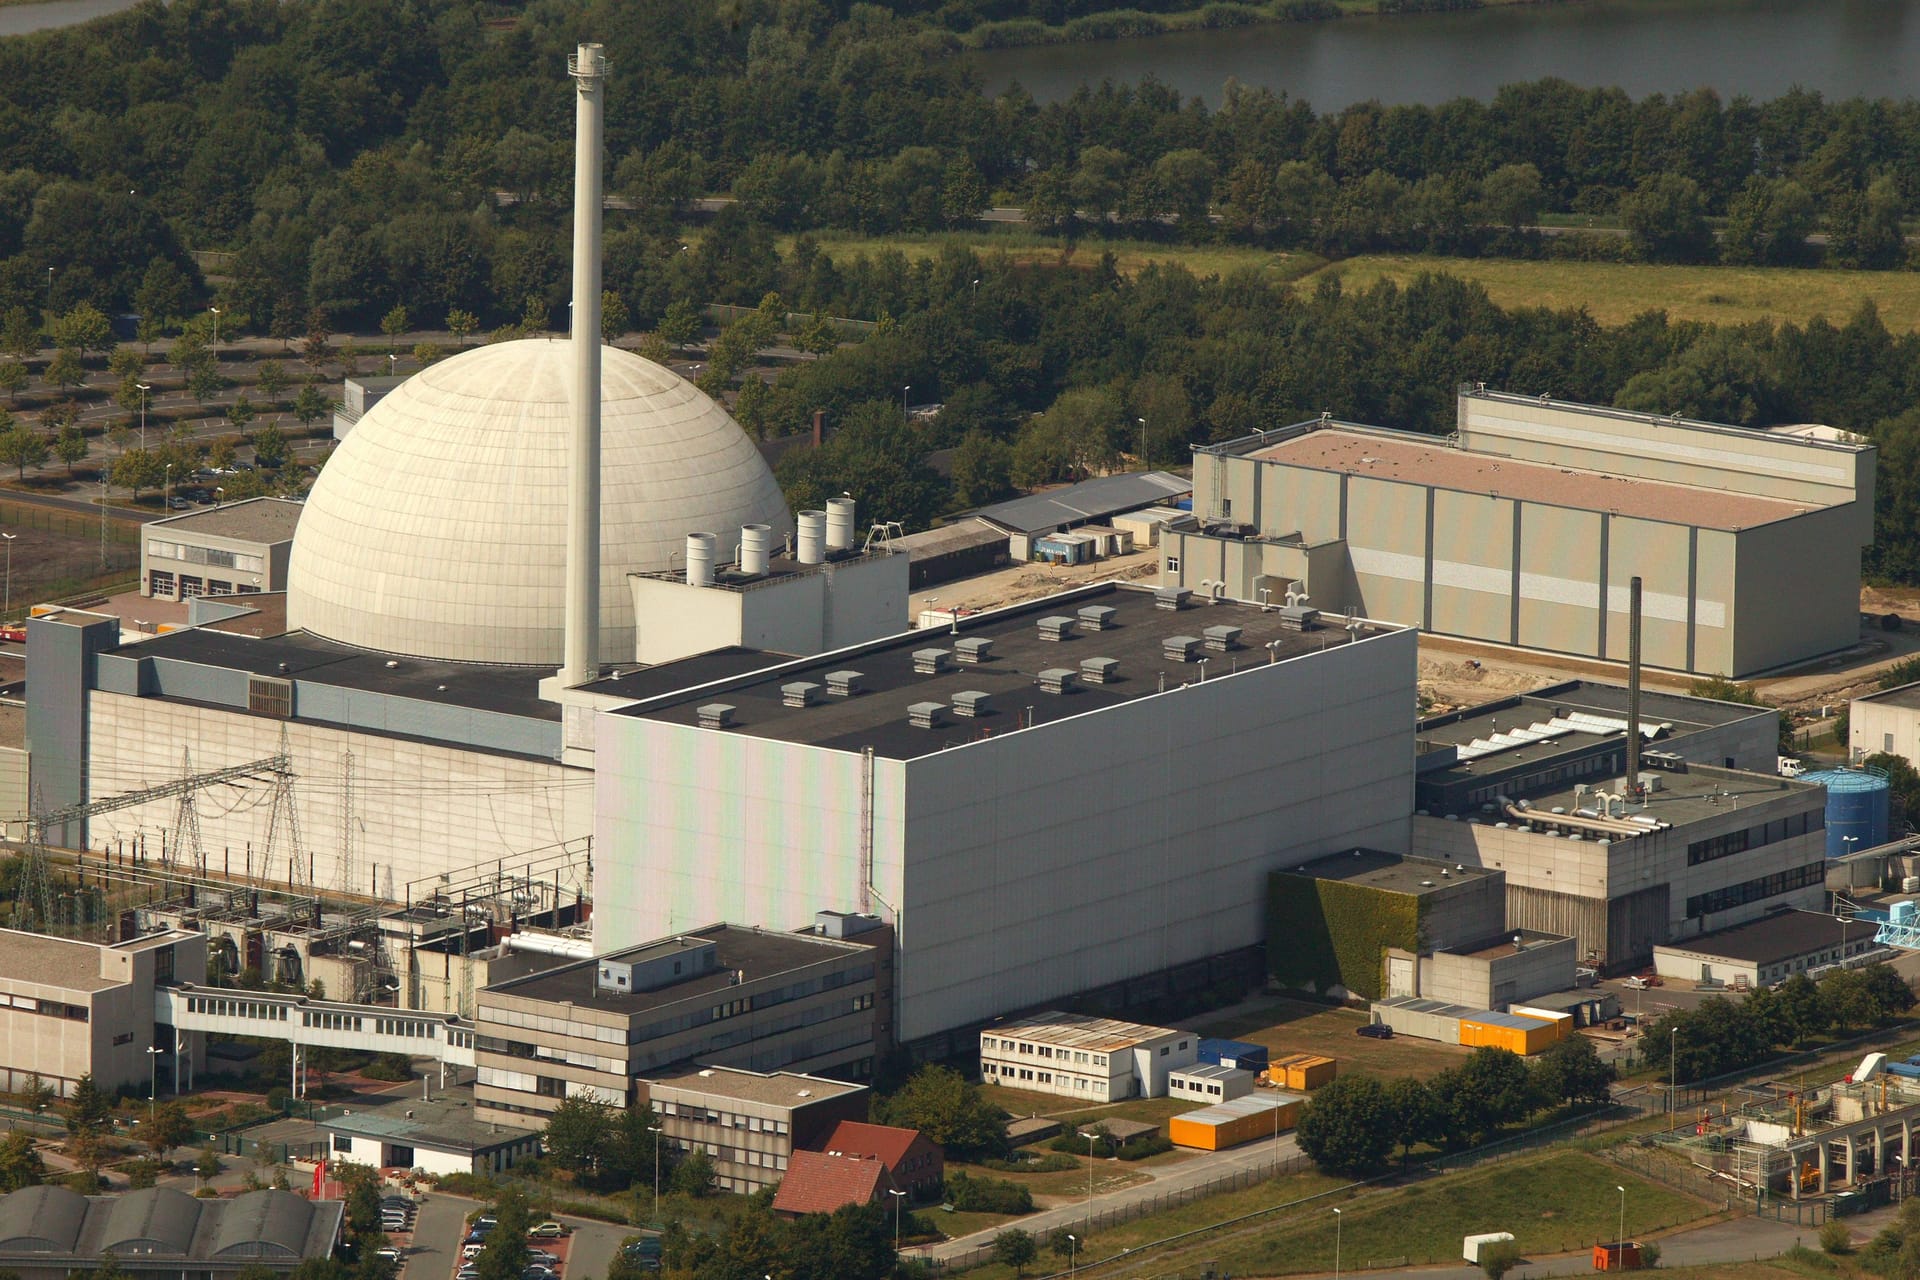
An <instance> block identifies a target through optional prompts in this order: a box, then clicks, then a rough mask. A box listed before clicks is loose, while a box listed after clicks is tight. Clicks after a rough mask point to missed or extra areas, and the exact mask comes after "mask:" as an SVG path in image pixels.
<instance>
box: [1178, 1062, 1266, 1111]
mask: <svg viewBox="0 0 1920 1280" xmlns="http://www.w3.org/2000/svg"><path fill="white" fill-rule="evenodd" d="M1254 1083H1255V1077H1254V1074H1253V1072H1251V1071H1242V1070H1240V1069H1239V1068H1238V1067H1222V1066H1218V1065H1216V1064H1213V1063H1206V1062H1203V1063H1200V1064H1199V1065H1197V1066H1192V1067H1182V1068H1180V1070H1178V1071H1172V1072H1169V1073H1168V1074H1167V1096H1168V1097H1169V1098H1183V1099H1185V1100H1187V1101H1189V1102H1200V1103H1215V1102H1231V1101H1233V1100H1234V1099H1235V1098H1242V1097H1245V1096H1246V1095H1247V1094H1249V1093H1252V1092H1253V1090H1254Z"/></svg>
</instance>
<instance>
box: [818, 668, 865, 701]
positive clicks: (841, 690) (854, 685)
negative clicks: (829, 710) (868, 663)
mask: <svg viewBox="0 0 1920 1280" xmlns="http://www.w3.org/2000/svg"><path fill="white" fill-rule="evenodd" d="M864 679H866V677H865V676H863V675H862V674H861V673H860V672H858V671H829V672H827V692H828V693H830V694H832V695H833V696H834V697H836V698H851V697H852V696H853V695H854V694H856V693H859V692H860V682H861V681H862V680H864Z"/></svg>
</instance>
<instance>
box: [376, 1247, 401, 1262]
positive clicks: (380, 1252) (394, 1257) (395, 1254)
mask: <svg viewBox="0 0 1920 1280" xmlns="http://www.w3.org/2000/svg"><path fill="white" fill-rule="evenodd" d="M373 1256H374V1257H376V1258H385V1259H386V1260H387V1261H388V1262H398V1261H400V1259H401V1257H402V1256H403V1255H402V1254H401V1252H400V1251H399V1250H398V1249H394V1248H386V1249H375V1250H374V1251H373Z"/></svg>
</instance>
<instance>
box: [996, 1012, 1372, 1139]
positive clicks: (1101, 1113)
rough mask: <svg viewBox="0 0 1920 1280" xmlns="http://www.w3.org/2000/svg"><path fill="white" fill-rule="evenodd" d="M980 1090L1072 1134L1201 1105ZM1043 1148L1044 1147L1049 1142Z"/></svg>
mask: <svg viewBox="0 0 1920 1280" xmlns="http://www.w3.org/2000/svg"><path fill="white" fill-rule="evenodd" d="M1355 1038H1356V1039H1358V1038H1359V1037H1357V1036H1356V1037H1355ZM980 1089H981V1092H982V1093H984V1094H986V1096H987V1101H989V1102H991V1103H993V1104H994V1105H995V1106H996V1107H999V1108H1000V1109H1002V1110H1003V1111H1005V1112H1007V1114H1009V1115H1015V1116H1051V1117H1053V1118H1055V1119H1058V1120H1059V1121H1060V1123H1061V1125H1062V1127H1063V1129H1065V1130H1066V1131H1068V1132H1071V1131H1073V1130H1074V1129H1077V1128H1086V1127H1088V1126H1090V1125H1095V1124H1098V1123H1100V1122H1101V1121H1102V1120H1138V1121H1140V1122H1141V1123H1142V1124H1157V1125H1164V1124H1166V1122H1167V1117H1168V1116H1177V1115H1184V1114H1185V1113H1186V1112H1189V1111H1196V1110H1198V1109H1199V1106H1200V1104H1199V1103H1197V1102H1187V1101H1184V1100H1182V1099H1179V1098H1129V1099H1127V1101H1125V1102H1114V1103H1109V1104H1107V1105H1105V1106H1096V1107H1088V1106H1086V1105H1084V1104H1082V1103H1077V1102H1075V1100H1074V1099H1072V1098H1063V1097H1061V1096H1060V1095H1059V1094H1057V1093H1029V1092H1028V1091H1026V1090H1024V1089H1009V1088H1006V1087H1005V1086H1004V1085H997V1084H987V1085H982V1086H980ZM1051 1141H1053V1139H1051V1138H1049V1139H1047V1142H1051ZM1040 1145H1041V1146H1043V1147H1044V1146H1045V1145H1046V1143H1042V1144H1040Z"/></svg>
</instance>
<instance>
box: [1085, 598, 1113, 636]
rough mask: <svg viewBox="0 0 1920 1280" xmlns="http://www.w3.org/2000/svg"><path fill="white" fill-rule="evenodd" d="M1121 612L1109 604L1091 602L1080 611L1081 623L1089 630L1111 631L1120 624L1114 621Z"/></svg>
mask: <svg viewBox="0 0 1920 1280" xmlns="http://www.w3.org/2000/svg"><path fill="white" fill-rule="evenodd" d="M1119 612H1120V611H1119V610H1118V609H1115V608H1114V607H1113V606H1112V605H1109V604H1090V605H1088V606H1087V607H1086V608H1084V609H1082V610H1081V611H1080V625H1081V626H1083V627H1085V628H1086V629H1087V630H1089V631H1111V630H1113V628H1114V627H1116V626H1118V625H1119V624H1118V623H1116V622H1115V621H1114V618H1115V617H1116V616H1117V615H1118V614H1119Z"/></svg>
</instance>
